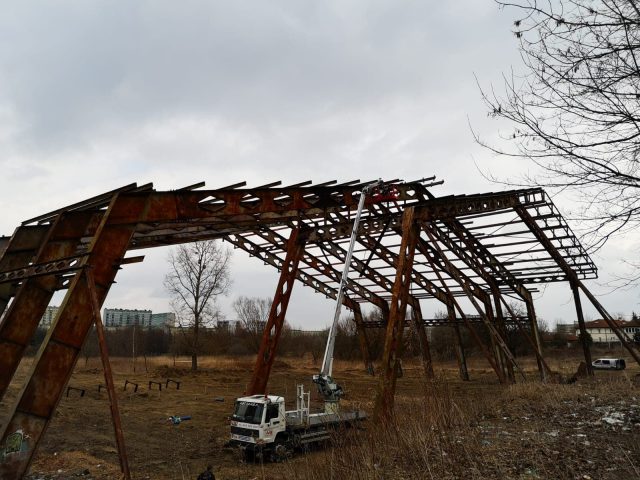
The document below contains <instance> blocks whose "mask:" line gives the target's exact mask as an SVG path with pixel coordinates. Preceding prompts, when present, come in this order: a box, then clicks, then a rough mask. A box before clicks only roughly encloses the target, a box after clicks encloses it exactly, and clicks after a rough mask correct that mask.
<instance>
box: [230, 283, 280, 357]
mask: <svg viewBox="0 0 640 480" xmlns="http://www.w3.org/2000/svg"><path fill="white" fill-rule="evenodd" d="M233 309H234V310H235V312H236V315H237V317H238V321H239V322H240V325H241V326H242V330H243V332H244V334H245V337H246V343H247V347H248V348H249V349H250V350H251V351H252V352H254V353H257V352H258V349H259V348H260V341H261V339H262V332H263V331H264V327H265V325H266V324H267V320H268V319H269V311H270V310H271V299H269V298H259V297H245V296H244V295H241V296H240V297H238V298H236V299H235V300H234V302H233Z"/></svg>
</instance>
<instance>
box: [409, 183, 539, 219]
mask: <svg viewBox="0 0 640 480" xmlns="http://www.w3.org/2000/svg"><path fill="white" fill-rule="evenodd" d="M541 195H542V196H543V195H544V191H543V190H542V189H536V188H534V189H529V190H515V191H510V192H502V193H489V194H480V195H452V196H448V197H438V198H435V197H433V196H432V198H431V200H430V201H429V202H428V203H427V204H426V205H424V206H422V205H421V206H417V207H416V220H422V221H433V220H437V219H453V218H457V217H463V216H465V215H472V214H477V213H485V212H499V211H505V210H508V209H511V208H513V207H515V206H517V205H521V204H523V203H526V204H527V205H536V204H544V203H545V201H544V200H543V199H542V198H541V197H540V196H541Z"/></svg>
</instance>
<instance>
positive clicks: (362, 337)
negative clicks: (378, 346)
mask: <svg viewBox="0 0 640 480" xmlns="http://www.w3.org/2000/svg"><path fill="white" fill-rule="evenodd" d="M345 306H346V307H347V308H350V309H351V310H352V311H353V321H354V322H355V324H356V331H357V332H358V343H359V344H360V352H361V353H362V361H363V362H364V369H365V370H366V372H367V373H368V374H369V375H371V376H373V375H375V372H374V369H373V362H372V361H371V349H370V348H369V338H368V337H367V331H366V328H364V325H363V324H362V309H361V308H360V304H359V303H357V302H354V301H353V300H351V299H350V298H345Z"/></svg>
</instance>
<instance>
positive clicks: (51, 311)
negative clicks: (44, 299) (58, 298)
mask: <svg viewBox="0 0 640 480" xmlns="http://www.w3.org/2000/svg"><path fill="white" fill-rule="evenodd" d="M59 309H60V307H47V309H46V310H45V311H44V315H42V318H41V319H40V325H39V326H40V327H43V328H49V327H50V326H51V323H53V319H54V318H56V315H57V314H58V310H59Z"/></svg>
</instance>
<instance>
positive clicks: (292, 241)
mask: <svg viewBox="0 0 640 480" xmlns="http://www.w3.org/2000/svg"><path fill="white" fill-rule="evenodd" d="M305 240H306V238H305V235H304V233H302V232H300V231H299V230H298V229H294V230H292V231H291V237H289V242H288V245H287V257H286V258H285V261H284V263H283V264H282V271H281V272H280V279H279V280H278V286H277V288H276V294H275V296H274V297H273V303H272V304H271V310H270V311H269V320H268V321H267V324H266V325H265V327H264V332H263V334H262V341H261V343H260V348H259V350H258V357H257V359H256V365H255V367H254V369H253V375H252V377H251V382H250V383H249V387H248V388H247V395H256V394H261V393H265V392H266V389H267V382H268V380H269V374H270V373H271V367H272V366H273V361H274V360H275V356H276V350H277V348H278V341H279V340H280V334H281V333H282V327H283V326H284V318H285V315H286V313H287V306H288V305H289V298H290V297H291V291H292V290H293V284H294V282H295V279H296V273H297V271H298V264H299V262H300V259H301V258H302V256H303V254H304V246H305Z"/></svg>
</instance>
